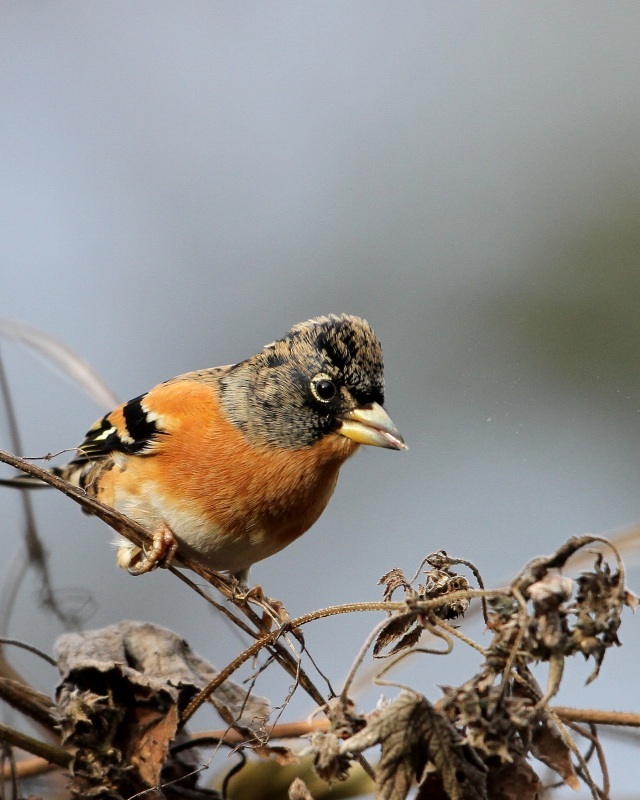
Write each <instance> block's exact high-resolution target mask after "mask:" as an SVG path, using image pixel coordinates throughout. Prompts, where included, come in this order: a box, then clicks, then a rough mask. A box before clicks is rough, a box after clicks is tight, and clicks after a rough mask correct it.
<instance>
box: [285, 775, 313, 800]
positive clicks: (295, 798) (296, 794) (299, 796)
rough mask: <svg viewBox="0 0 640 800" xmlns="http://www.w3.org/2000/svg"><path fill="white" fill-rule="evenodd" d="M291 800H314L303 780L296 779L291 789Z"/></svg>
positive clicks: (289, 795)
mask: <svg viewBox="0 0 640 800" xmlns="http://www.w3.org/2000/svg"><path fill="white" fill-rule="evenodd" d="M288 797H289V800H313V797H312V796H311V792H310V791H309V789H307V784H306V783H305V782H304V781H303V780H302V778H296V779H295V780H294V781H293V783H292V784H291V786H290V787H289V794H288Z"/></svg>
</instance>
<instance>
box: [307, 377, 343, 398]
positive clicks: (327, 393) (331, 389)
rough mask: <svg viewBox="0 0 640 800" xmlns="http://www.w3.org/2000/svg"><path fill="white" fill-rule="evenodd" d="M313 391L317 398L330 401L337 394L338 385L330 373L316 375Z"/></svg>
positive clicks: (312, 384)
mask: <svg viewBox="0 0 640 800" xmlns="http://www.w3.org/2000/svg"><path fill="white" fill-rule="evenodd" d="M311 391H312V392H313V396H314V397H315V398H316V400H320V402H321V403H328V402H329V401H330V400H333V398H334V397H335V396H336V391H337V390H336V385H335V383H334V382H333V381H332V380H331V378H330V377H329V376H328V375H322V374H320V375H316V377H315V378H314V379H313V380H312V381H311Z"/></svg>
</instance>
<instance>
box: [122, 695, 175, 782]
mask: <svg viewBox="0 0 640 800" xmlns="http://www.w3.org/2000/svg"><path fill="white" fill-rule="evenodd" d="M135 721H136V724H137V726H138V728H139V733H138V734H137V735H135V734H134V735H133V736H132V742H133V748H132V750H131V753H130V754H129V757H128V759H127V760H128V762H129V763H130V764H131V765H132V766H133V767H134V768H135V769H136V770H137V771H138V774H139V775H140V777H141V778H142V780H143V781H144V782H145V783H146V784H147V785H148V786H157V785H158V782H159V780H160V773H161V772H162V770H163V768H164V764H165V761H166V760H167V756H168V755H169V745H170V744H171V742H172V741H173V740H174V738H175V735H176V730H177V728H178V722H179V721H180V720H179V717H178V710H177V708H176V706H171V707H170V708H169V709H168V711H167V713H166V714H159V713H158V712H156V711H153V710H152V709H149V708H144V707H138V708H136V709H135Z"/></svg>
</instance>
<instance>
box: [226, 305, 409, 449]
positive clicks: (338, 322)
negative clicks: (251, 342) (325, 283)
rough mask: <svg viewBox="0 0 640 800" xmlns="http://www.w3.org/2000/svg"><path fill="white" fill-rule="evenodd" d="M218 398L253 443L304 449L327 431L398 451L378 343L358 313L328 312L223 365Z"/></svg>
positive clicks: (398, 439)
mask: <svg viewBox="0 0 640 800" xmlns="http://www.w3.org/2000/svg"><path fill="white" fill-rule="evenodd" d="M220 386H221V389H220V391H221V401H222V404H223V406H224V409H225V411H226V413H227V414H228V416H229V418H230V419H231V420H232V421H233V423H234V424H235V425H236V426H237V427H238V428H240V429H241V430H242V431H244V433H245V434H246V435H247V437H248V438H249V439H250V440H252V441H253V442H255V443H256V444H260V443H263V444H266V445H274V446H278V447H285V448H300V447H309V446H310V445H312V444H313V443H314V442H316V441H318V440H319V439H321V438H322V437H324V436H326V435H328V434H334V433H337V434H342V435H344V436H347V437H348V438H350V439H353V440H355V441H357V442H359V443H361V444H374V445H378V446H383V447H389V448H391V449H396V450H400V449H404V448H405V445H404V442H403V440H402V437H401V436H400V434H399V432H398V431H397V430H396V428H395V427H394V425H393V423H392V422H391V420H390V419H389V417H388V416H387V414H386V412H385V411H384V410H383V408H382V404H383V402H384V366H383V358H382V347H381V346H380V341H379V340H378V337H377V336H376V335H375V333H374V331H373V329H372V328H371V326H370V325H369V323H368V322H366V321H365V320H363V319H360V318H359V317H353V316H349V315H347V314H342V315H333V314H332V315H330V316H327V317H316V318H315V319H311V320H308V321H307V322H302V323H300V324H299V325H295V326H294V327H293V328H292V329H291V330H290V331H289V332H288V333H287V334H285V335H284V336H283V337H282V339H279V340H278V341H277V342H273V343H272V344H269V345H267V346H266V347H265V348H264V350H262V352H260V353H258V354H257V355H255V356H253V357H252V358H249V359H247V360H246V361H242V362H240V363H239V364H236V365H234V366H233V367H231V368H229V371H228V372H227V374H226V375H224V376H223V377H222V379H221V383H220Z"/></svg>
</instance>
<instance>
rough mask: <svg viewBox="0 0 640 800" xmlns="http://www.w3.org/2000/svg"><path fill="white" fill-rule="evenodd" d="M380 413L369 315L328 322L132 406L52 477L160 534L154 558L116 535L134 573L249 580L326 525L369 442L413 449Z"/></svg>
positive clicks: (301, 328)
mask: <svg viewBox="0 0 640 800" xmlns="http://www.w3.org/2000/svg"><path fill="white" fill-rule="evenodd" d="M383 404H384V365H383V355H382V347H381V344H380V341H379V339H378V337H377V336H376V334H375V333H374V331H373V329H372V327H371V326H370V325H369V323H368V322H367V321H366V320H364V319H362V318H360V317H357V316H352V315H349V314H329V315H327V316H320V317H315V318H313V319H309V320H307V321H306V322H301V323H299V324H297V325H294V326H293V327H292V328H291V329H290V330H289V331H288V332H287V333H286V334H285V335H284V336H283V337H282V338H281V339H278V340H277V341H275V342H272V343H270V344H268V345H266V346H265V347H264V348H263V349H262V350H261V351H260V352H259V353H257V354H256V355H253V356H251V357H250V358H247V359H245V360H243V361H240V362H238V363H236V364H232V365H227V366H222V367H212V368H208V369H201V370H197V371H194V372H188V373H186V374H183V375H179V376H177V377H175V378H171V379H170V380H167V381H165V382H163V383H160V384H158V385H157V386H155V387H154V388H153V389H151V390H149V391H148V392H146V393H145V394H141V395H139V396H138V397H135V398H133V399H132V400H129V401H128V402H126V403H123V404H122V405H120V406H118V407H117V408H115V409H114V410H113V411H111V412H110V413H108V414H106V415H105V416H103V417H102V418H101V419H99V420H98V421H97V422H96V423H95V424H94V425H93V426H92V427H91V428H90V429H89V431H88V432H87V434H86V436H85V438H84V441H83V442H82V443H81V444H80V445H79V446H78V447H77V449H76V453H75V457H74V458H73V460H72V461H70V462H69V463H68V464H65V465H63V466H59V467H52V468H50V469H49V472H51V473H52V474H54V475H56V476H58V477H60V478H62V479H64V480H66V481H68V482H69V483H71V484H74V485H75V486H78V487H80V488H82V489H84V490H85V491H86V492H87V494H88V495H90V496H92V497H95V498H97V499H98V500H101V501H103V502H104V503H106V504H107V505H109V506H111V507H113V508H115V509H116V510H117V511H119V512H121V513H123V514H125V515H126V516H127V517H129V518H131V519H133V520H135V521H136V522H138V523H140V524H141V525H142V526H143V527H145V528H146V529H147V530H148V531H149V532H150V533H151V534H152V535H153V547H151V548H149V549H143V548H140V547H137V546H136V545H134V544H133V543H132V542H129V541H128V540H127V539H125V538H124V537H122V536H118V541H117V542H116V545H117V563H118V565H119V566H120V567H122V568H124V569H126V570H128V571H129V572H130V573H131V574H133V575H142V574H144V573H147V572H150V571H152V570H154V569H155V568H156V567H157V566H158V565H162V566H169V565H170V564H171V562H172V560H173V558H174V557H175V554H176V552H178V553H179V554H184V555H186V556H188V558H190V559H192V560H193V561H196V562H198V563H199V564H201V565H202V566H204V567H206V568H209V569H212V570H215V571H218V572H226V573H229V574H230V575H232V576H233V577H234V578H236V579H237V580H238V581H239V582H240V583H244V582H246V580H247V576H248V573H249V568H250V567H251V566H252V565H253V564H255V563H256V562H258V561H261V560H263V559H265V558H268V557H270V556H272V555H274V554H275V553H277V552H278V551H280V550H282V549H283V548H284V547H286V546H287V545H289V544H291V542H293V541H294V540H295V539H297V538H298V537H299V536H301V535H302V534H303V533H305V532H306V531H307V530H308V529H309V528H310V527H311V526H312V525H313V524H314V523H315V522H316V520H317V519H318V517H319V516H320V514H321V513H322V512H323V510H324V509H325V507H326V505H327V503H328V502H329V499H330V497H331V495H332V493H333V490H334V488H335V485H336V481H337V478H338V473H339V470H340V468H341V466H342V465H343V464H344V462H345V461H346V460H347V459H348V458H350V457H351V456H352V455H353V454H354V453H355V452H356V451H357V450H358V449H359V447H360V446H361V445H372V446H376V447H382V448H387V449H390V450H406V449H407V445H406V444H405V441H404V439H403V437H402V436H401V434H400V432H399V431H398V429H397V428H396V426H395V425H394V423H393V422H392V420H391V418H390V417H389V415H388V414H387V412H386V411H385V409H384V407H383ZM19 480H20V479H17V481H19ZM31 480H32V479H29V478H26V476H25V478H24V481H25V483H26V482H27V481H31Z"/></svg>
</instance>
